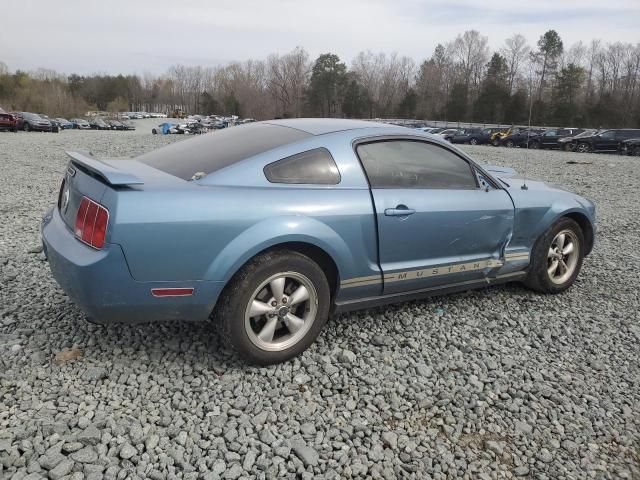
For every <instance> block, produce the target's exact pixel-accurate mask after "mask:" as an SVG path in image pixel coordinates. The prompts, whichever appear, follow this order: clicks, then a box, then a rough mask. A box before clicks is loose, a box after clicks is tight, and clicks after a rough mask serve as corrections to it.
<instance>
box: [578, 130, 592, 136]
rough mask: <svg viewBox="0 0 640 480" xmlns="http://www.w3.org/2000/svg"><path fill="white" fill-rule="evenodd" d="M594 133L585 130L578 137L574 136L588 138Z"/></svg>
mask: <svg viewBox="0 0 640 480" xmlns="http://www.w3.org/2000/svg"><path fill="white" fill-rule="evenodd" d="M594 133H596V131H595V130H586V131H584V132H582V133H580V134H579V135H576V137H575V138H581V137H590V136H591V135H593V134H594Z"/></svg>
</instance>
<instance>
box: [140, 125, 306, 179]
mask: <svg viewBox="0 0 640 480" xmlns="http://www.w3.org/2000/svg"><path fill="white" fill-rule="evenodd" d="M310 136H311V134H310V133H307V132H303V131H301V130H296V129H294V128H288V127H283V126H279V125H270V124H268V123H250V124H247V125H242V126H239V127H231V128H225V129H223V130H220V131H217V132H213V133H208V134H205V135H201V136H199V137H197V138H191V139H189V140H183V141H181V142H178V143H174V144H171V145H168V146H166V147H164V148H160V149H158V150H154V151H153V152H149V153H145V154H143V155H140V156H139V157H137V158H136V160H138V161H140V162H142V163H144V164H146V165H149V166H150V167H153V168H157V169H158V170H162V171H163V172H166V173H168V174H170V175H174V176H176V177H179V178H182V179H184V180H191V179H192V178H193V177H194V175H196V174H198V176H202V175H203V174H204V175H208V174H210V173H213V172H215V171H217V170H221V169H223V168H225V167H228V166H229V165H233V164H234V163H236V162H239V161H240V160H244V159H245V158H249V157H251V156H253V155H257V154H258V153H262V152H265V151H267V150H271V149H272V148H276V147H280V146H282V145H287V144H289V143H293V142H297V141H298V140H302V139H305V138H308V137H310Z"/></svg>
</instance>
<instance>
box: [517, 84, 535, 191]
mask: <svg viewBox="0 0 640 480" xmlns="http://www.w3.org/2000/svg"><path fill="white" fill-rule="evenodd" d="M530 75H531V76H530V77H529V124H528V125H527V153H525V154H524V172H523V173H522V180H523V181H522V186H521V187H520V188H521V189H522V190H529V187H527V173H528V172H529V137H530V136H531V112H532V111H533V75H532V74H531V73H530Z"/></svg>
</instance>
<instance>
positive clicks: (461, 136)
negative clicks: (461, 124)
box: [448, 128, 482, 143]
mask: <svg viewBox="0 0 640 480" xmlns="http://www.w3.org/2000/svg"><path fill="white" fill-rule="evenodd" d="M481 133H482V129H481V128H460V129H459V130H458V131H457V132H456V133H455V134H453V135H451V137H450V138H449V139H448V140H449V141H450V142H451V143H470V142H471V139H472V138H478V137H479V136H480V134H481Z"/></svg>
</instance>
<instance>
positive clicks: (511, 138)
mask: <svg viewBox="0 0 640 480" xmlns="http://www.w3.org/2000/svg"><path fill="white" fill-rule="evenodd" d="M542 134H544V130H542V129H540V128H531V129H529V128H523V129H521V130H518V131H516V132H513V133H511V134H509V135H507V136H506V137H503V138H501V139H500V145H503V146H505V147H507V148H514V147H524V148H526V147H527V145H529V146H530V145H531V143H532V142H535V141H536V139H537V138H538V137H539V136H540V135H542Z"/></svg>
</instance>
